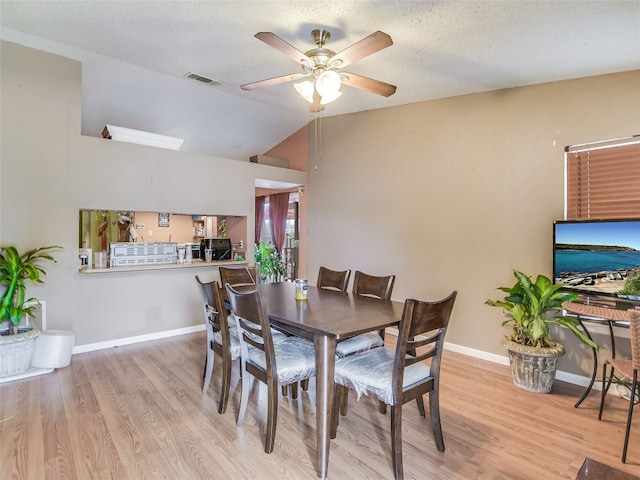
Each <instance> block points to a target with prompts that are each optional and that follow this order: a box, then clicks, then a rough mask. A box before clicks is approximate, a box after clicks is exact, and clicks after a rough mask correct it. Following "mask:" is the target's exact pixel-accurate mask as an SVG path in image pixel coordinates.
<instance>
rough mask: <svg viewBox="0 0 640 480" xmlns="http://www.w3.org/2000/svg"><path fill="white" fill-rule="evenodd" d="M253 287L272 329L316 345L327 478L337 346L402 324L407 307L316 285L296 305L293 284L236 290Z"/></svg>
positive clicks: (320, 443) (320, 455) (322, 472)
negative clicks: (354, 337)
mask: <svg viewBox="0 0 640 480" xmlns="http://www.w3.org/2000/svg"><path fill="white" fill-rule="evenodd" d="M254 288H258V289H259V290H260V291H261V292H262V296H263V299H264V301H265V304H266V308H267V313H268V315H269V321H270V322H271V324H272V326H273V327H274V328H276V329H279V330H282V331H284V332H286V333H289V334H292V335H296V336H299V337H302V338H305V339H308V340H311V341H313V343H314V346H315V361H316V437H317V473H318V477H320V478H325V477H326V476H327V470H328V466H329V448H330V431H331V411H332V408H333V393H334V388H335V383H334V377H333V375H334V370H335V361H336V358H335V356H336V344H337V343H338V342H340V341H342V340H345V339H347V338H350V337H353V336H356V335H359V334H361V333H365V332H371V331H376V330H383V329H385V328H386V327H392V326H395V325H398V324H399V323H400V319H401V317H402V311H403V308H404V303H402V302H395V301H391V300H380V299H378V298H372V297H365V296H360V295H353V294H351V293H342V292H338V291H333V290H328V289H323V288H318V287H315V286H308V287H307V298H306V299H305V300H297V299H296V287H295V284H294V283H292V282H279V283H260V284H257V285H254V286H244V287H240V288H238V290H239V291H243V290H245V291H246V290H250V289H254Z"/></svg>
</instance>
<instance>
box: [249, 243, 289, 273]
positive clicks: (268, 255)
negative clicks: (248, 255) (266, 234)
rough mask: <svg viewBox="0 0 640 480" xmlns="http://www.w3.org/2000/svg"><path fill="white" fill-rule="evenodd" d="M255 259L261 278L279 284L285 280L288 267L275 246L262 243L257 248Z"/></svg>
mask: <svg viewBox="0 0 640 480" xmlns="http://www.w3.org/2000/svg"><path fill="white" fill-rule="evenodd" d="M254 259H255V262H256V266H257V267H258V274H259V275H260V278H262V279H265V280H267V281H272V282H279V281H280V280H283V279H284V278H285V276H286V274H287V266H286V265H285V264H284V262H283V261H282V260H281V259H280V257H279V256H278V252H277V251H276V248H275V247H274V246H272V245H265V244H264V243H263V242H260V244H259V245H256V246H255V249H254Z"/></svg>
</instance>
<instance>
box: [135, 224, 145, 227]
mask: <svg viewBox="0 0 640 480" xmlns="http://www.w3.org/2000/svg"><path fill="white" fill-rule="evenodd" d="M136 228H144V223H136Z"/></svg>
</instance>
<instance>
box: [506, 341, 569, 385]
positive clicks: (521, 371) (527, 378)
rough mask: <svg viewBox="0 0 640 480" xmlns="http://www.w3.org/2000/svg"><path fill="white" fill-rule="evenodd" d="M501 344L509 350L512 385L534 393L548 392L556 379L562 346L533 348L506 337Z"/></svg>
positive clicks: (562, 351) (562, 352) (562, 350)
mask: <svg viewBox="0 0 640 480" xmlns="http://www.w3.org/2000/svg"><path fill="white" fill-rule="evenodd" d="M502 344H503V345H504V346H505V347H506V348H507V350H508V351H509V363H510V364H511V376H512V377H513V383H514V385H516V386H518V387H520V388H522V389H523V390H526V391H528V392H534V393H549V392H550V391H551V387H552V386H553V381H554V380H555V379H556V364H557V362H558V357H559V356H561V355H563V354H564V347H563V346H562V345H560V344H557V346H556V347H554V348H534V347H527V346H524V345H521V344H519V343H515V342H512V341H511V340H507V339H506V338H505V339H504V340H503V341H502Z"/></svg>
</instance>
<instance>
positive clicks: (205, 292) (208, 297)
mask: <svg viewBox="0 0 640 480" xmlns="http://www.w3.org/2000/svg"><path fill="white" fill-rule="evenodd" d="M196 283H197V285H198V290H199V292H200V298H201V300H202V308H203V311H204V315H205V321H206V323H205V326H206V330H207V357H206V362H205V367H204V382H203V387H202V393H206V392H207V390H208V389H209V384H210V383H211V377H212V375H213V364H214V355H215V354H217V355H219V356H220V357H221V359H222V386H221V390H220V400H219V402H218V412H219V413H224V412H225V411H226V409H227V404H228V402H229V391H230V387H231V362H232V361H233V360H234V359H235V358H238V356H239V354H238V353H236V354H235V358H234V355H232V352H231V350H232V340H231V332H230V331H229V323H228V317H227V309H226V308H225V305H224V300H223V299H222V292H223V290H222V287H221V286H220V284H219V283H218V282H216V281H211V282H203V281H202V280H201V279H200V277H198V275H196ZM216 334H218V335H216ZM216 337H217V338H216ZM236 349H237V347H236ZM236 352H237V350H236Z"/></svg>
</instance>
